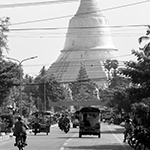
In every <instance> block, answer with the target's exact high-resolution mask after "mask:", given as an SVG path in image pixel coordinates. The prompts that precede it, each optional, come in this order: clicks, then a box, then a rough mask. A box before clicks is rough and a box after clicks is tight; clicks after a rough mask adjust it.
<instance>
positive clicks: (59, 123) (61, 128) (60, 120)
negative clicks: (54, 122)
mask: <svg viewBox="0 0 150 150" xmlns="http://www.w3.org/2000/svg"><path fill="white" fill-rule="evenodd" d="M64 117H65V116H64V114H62V115H61V117H60V119H59V122H58V126H59V128H60V130H63V127H62V126H63V120H64Z"/></svg>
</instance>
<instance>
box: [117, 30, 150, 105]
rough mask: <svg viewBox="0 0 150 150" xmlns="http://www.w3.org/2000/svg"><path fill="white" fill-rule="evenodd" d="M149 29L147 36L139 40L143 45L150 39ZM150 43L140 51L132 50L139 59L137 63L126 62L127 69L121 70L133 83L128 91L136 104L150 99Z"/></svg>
mask: <svg viewBox="0 0 150 150" xmlns="http://www.w3.org/2000/svg"><path fill="white" fill-rule="evenodd" d="M149 30H150V29H148V31H147V34H146V36H142V37H140V38H139V44H140V45H141V43H142V41H143V40H147V39H150V37H149V34H150V32H149ZM149 47H150V41H148V42H147V44H144V46H141V47H140V48H139V51H136V50H132V54H133V55H135V56H136V57H137V60H136V61H127V62H125V68H121V69H120V74H121V75H124V76H125V77H127V78H129V79H130V80H131V82H132V84H130V87H129V88H128V89H127V91H128V94H129V99H130V100H131V101H132V102H133V103H134V102H141V101H142V99H143V98H148V97H150V92H149V91H150V67H149V66H150V57H149V56H150V55H149V54H150V53H149V52H150V48H149Z"/></svg>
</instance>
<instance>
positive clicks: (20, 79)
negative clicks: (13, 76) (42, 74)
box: [3, 56, 37, 116]
mask: <svg viewBox="0 0 150 150" xmlns="http://www.w3.org/2000/svg"><path fill="white" fill-rule="evenodd" d="M3 57H5V58H7V59H10V60H14V61H17V62H18V63H19V82H20V89H19V95H20V106H19V107H20V112H19V114H20V116H22V76H21V66H22V63H23V62H24V61H27V60H30V59H35V58H37V56H34V57H29V58H25V59H23V60H21V61H19V60H18V59H15V58H11V57H7V56H3Z"/></svg>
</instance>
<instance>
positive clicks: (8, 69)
mask: <svg viewBox="0 0 150 150" xmlns="http://www.w3.org/2000/svg"><path fill="white" fill-rule="evenodd" d="M18 83H19V67H18V65H17V64H16V63H12V62H11V61H9V62H7V61H5V60H3V61H1V62H0V105H2V104H3V102H4V101H5V100H6V98H7V97H8V95H9V93H10V89H11V88H12V87H13V86H15V85H18Z"/></svg>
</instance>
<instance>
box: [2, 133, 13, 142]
mask: <svg viewBox="0 0 150 150" xmlns="http://www.w3.org/2000/svg"><path fill="white" fill-rule="evenodd" d="M11 137H13V133H8V134H5V133H4V132H1V133H0V142H2V141H5V140H8V139H10V138H11Z"/></svg>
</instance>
